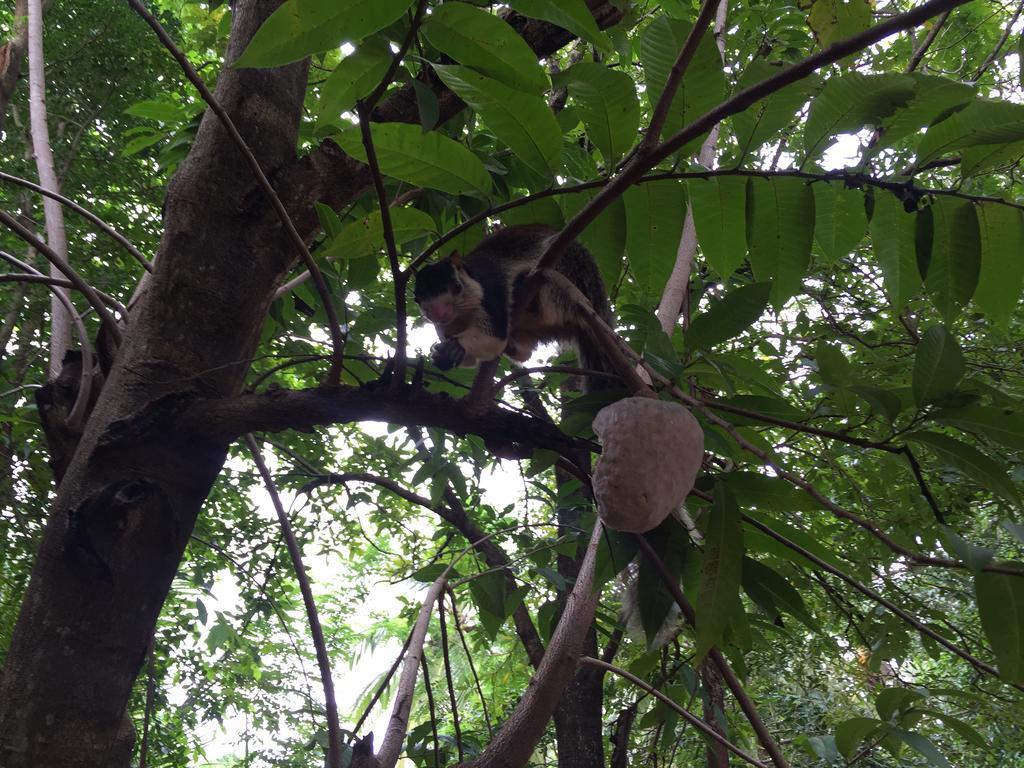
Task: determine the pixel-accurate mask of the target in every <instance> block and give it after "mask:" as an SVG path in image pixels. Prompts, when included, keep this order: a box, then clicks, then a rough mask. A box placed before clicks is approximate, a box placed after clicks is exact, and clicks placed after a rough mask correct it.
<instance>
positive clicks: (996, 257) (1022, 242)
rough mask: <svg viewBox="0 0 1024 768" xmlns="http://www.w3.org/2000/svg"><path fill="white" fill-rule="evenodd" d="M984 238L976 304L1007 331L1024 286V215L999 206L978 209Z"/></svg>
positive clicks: (992, 205)
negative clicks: (1023, 256)
mask: <svg viewBox="0 0 1024 768" xmlns="http://www.w3.org/2000/svg"><path fill="white" fill-rule="evenodd" d="M975 212H976V213H977V216H978V228H979V230H980V236H981V269H980V274H979V275H978V288H977V290H976V291H975V292H974V301H975V303H976V304H977V305H978V308H979V309H981V311H982V312H984V313H985V314H987V315H989V316H990V317H991V318H992V319H993V320H995V321H996V322H997V323H999V324H1000V325H1002V326H1003V327H1004V328H1005V327H1007V326H1008V324H1009V322H1010V313H1011V312H1012V311H1013V309H1014V308H1015V307H1016V306H1017V302H1018V301H1020V296H1021V287H1022V285H1024V259H1022V258H1021V254H1022V253H1024V214H1022V212H1021V211H1019V210H1017V209H1015V208H1010V207H1008V206H1005V205H999V204H998V203H979V204H978V205H976V206H975Z"/></svg>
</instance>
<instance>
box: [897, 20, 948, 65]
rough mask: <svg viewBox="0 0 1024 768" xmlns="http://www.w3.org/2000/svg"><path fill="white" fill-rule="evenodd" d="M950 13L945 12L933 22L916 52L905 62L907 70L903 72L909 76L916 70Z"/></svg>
mask: <svg viewBox="0 0 1024 768" xmlns="http://www.w3.org/2000/svg"><path fill="white" fill-rule="evenodd" d="M951 13H952V11H951V10H949V11H946V12H945V13H944V14H942V15H941V16H939V18H937V19H936V20H935V23H934V24H932V28H931V29H930V30H928V34H927V35H925V38H924V40H922V41H921V44H920V45H919V46H917V50H916V51H914V53H913V55H911V57H910V61H908V62H907V68H906V70H904V71H906V72H907V73H908V74H909V73H910V72H913V71H914V70H915V69H917V68H918V66H919V65H920V64H921V59H923V58H924V55H925V53H927V52H928V48H929V47H931V44H932V43H933V42H935V38H936V37H938V35H939V31H940V30H941V29H942V26H943V25H944V24H945V23H946V19H948V18H949V14H951Z"/></svg>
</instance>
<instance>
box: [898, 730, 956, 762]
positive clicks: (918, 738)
mask: <svg viewBox="0 0 1024 768" xmlns="http://www.w3.org/2000/svg"><path fill="white" fill-rule="evenodd" d="M888 731H889V733H890V734H892V735H893V736H895V737H896V738H898V739H899V740H900V741H902V742H903V743H904V744H906V745H907V746H908V747H910V748H911V749H913V750H914V751H915V752H917V753H919V754H920V755H923V756H924V758H925V759H926V760H927V761H928V763H929V764H930V765H933V766H935V768H953V766H951V765H950V764H949V760H947V759H946V757H945V756H944V755H943V754H942V753H941V752H939V750H938V748H937V747H936V746H935V745H934V744H932V742H931V740H930V739H928V738H927V737H926V736H922V735H921V734H920V733H914V732H913V731H907V730H904V729H902V728H893V727H892V726H890V727H889V728H888Z"/></svg>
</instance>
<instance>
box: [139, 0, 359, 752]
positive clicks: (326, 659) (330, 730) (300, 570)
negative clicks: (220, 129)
mask: <svg viewBox="0 0 1024 768" xmlns="http://www.w3.org/2000/svg"><path fill="white" fill-rule="evenodd" d="M129 2H133V0H129ZM245 444H246V445H247V446H248V447H249V452H250V453H251V454H252V460H253V462H255V464H256V468H257V469H258V470H259V473H260V476H261V477H262V478H263V484H264V485H265V486H266V488H267V493H268V494H269V495H270V500H271V502H272V503H273V505H274V511H276V512H277V519H278V522H279V523H280V524H281V535H282V537H283V538H284V543H285V546H286V547H287V548H288V554H289V556H290V557H291V560H292V568H293V570H294V572H295V578H296V579H297V580H298V582H299V590H300V591H301V592H302V602H303V605H305V608H306V618H307V620H308V621H309V632H310V634H311V635H312V637H313V647H314V648H315V649H316V661H317V665H318V666H319V667H320V680H321V682H322V684H323V688H324V704H325V708H326V711H327V744H328V746H327V765H328V768H341V726H340V725H339V723H338V701H337V699H336V698H335V695H334V679H333V678H332V676H331V658H330V656H329V655H328V653H327V642H326V640H325V639H324V630H323V627H322V626H321V625H320V615H319V612H318V611H317V607H316V600H314V598H313V588H312V587H311V586H310V583H309V576H308V574H307V573H306V568H305V566H304V565H303V563H302V550H301V549H300V548H299V542H298V541H297V540H296V538H295V532H294V531H292V524H291V522H289V520H288V514H287V513H286V512H285V510H284V504H282V503H281V496H280V494H279V493H278V492H277V485H276V483H274V478H273V476H272V475H271V474H270V470H269V469H267V465H266V463H265V462H264V461H263V454H262V452H261V451H260V447H259V444H258V443H257V442H256V438H254V437H253V436H252V435H251V434H247V435H246V436H245Z"/></svg>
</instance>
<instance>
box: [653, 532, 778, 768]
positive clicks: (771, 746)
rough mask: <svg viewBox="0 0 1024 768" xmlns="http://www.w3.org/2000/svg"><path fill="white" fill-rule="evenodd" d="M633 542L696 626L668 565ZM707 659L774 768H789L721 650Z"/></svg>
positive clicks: (688, 604) (684, 596)
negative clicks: (735, 702) (726, 687)
mask: <svg viewBox="0 0 1024 768" xmlns="http://www.w3.org/2000/svg"><path fill="white" fill-rule="evenodd" d="M634 540H635V541H636V543H637V544H638V545H639V547H640V550H641V551H642V552H643V553H644V557H646V558H647V559H648V560H649V561H650V562H651V564H652V565H653V566H654V567H655V569H656V570H657V571H658V573H659V575H660V576H661V580H662V583H663V584H664V585H665V587H666V588H667V589H668V591H669V592H670V593H671V594H672V597H673V599H674V600H675V601H676V605H678V606H679V610H680V611H681V612H682V614H683V616H684V617H685V618H686V621H687V622H688V623H689V624H690V625H691V626H696V623H697V616H696V613H695V612H694V610H693V606H692V605H690V601H689V600H687V599H686V595H684V594H683V591H682V590H681V589H680V588H679V581H678V580H677V579H676V578H673V576H672V574H670V573H669V572H668V569H667V568H666V567H665V563H664V562H663V561H662V559H661V558H660V557H659V556H658V553H657V552H655V551H654V547H652V546H651V544H650V542H648V541H647V539H646V538H644V536H643V535H641V534H636V535H635V536H634ZM708 657H709V658H710V660H711V663H712V664H714V666H715V668H716V669H717V670H718V672H719V673H720V674H721V676H722V679H723V680H724V681H725V684H726V685H727V686H729V690H730V691H732V694H733V696H735V697H736V701H737V703H738V704H739V705H740V709H742V710H743V714H744V716H745V717H746V718H747V721H748V722H749V723H750V725H751V727H752V728H753V729H754V733H756V734H757V739H758V741H760V742H761V746H762V747H763V748H764V751H765V752H767V753H768V757H770V758H771V761H772V764H773V765H775V768H789V765H788V763H787V762H786V758H785V757H783V755H782V750H781V749H779V745H778V743H776V741H775V739H774V738H773V737H772V735H771V732H770V731H769V730H768V727H767V726H766V725H765V724H764V720H762V719H761V714H760V712H758V711H757V705H756V704H754V700H753V699H751V698H750V694H748V693H747V691H746V689H745V688H744V687H743V684H742V683H741V682H740V680H739V678H738V677H736V673H735V672H734V671H733V669H732V667H731V666H730V665H729V662H728V661H726V659H725V656H723V655H722V652H721V651H720V650H718V648H714V647H713V648H711V650H710V651H709V652H708Z"/></svg>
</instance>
